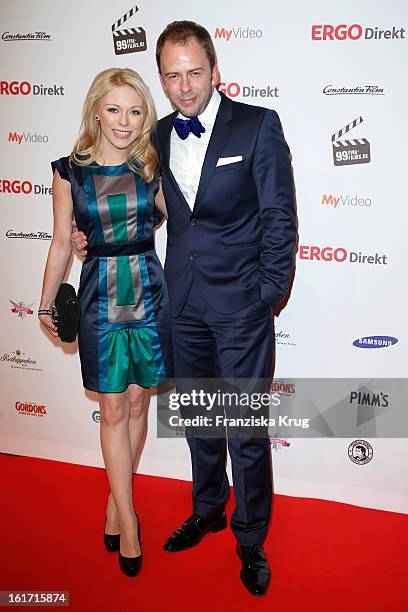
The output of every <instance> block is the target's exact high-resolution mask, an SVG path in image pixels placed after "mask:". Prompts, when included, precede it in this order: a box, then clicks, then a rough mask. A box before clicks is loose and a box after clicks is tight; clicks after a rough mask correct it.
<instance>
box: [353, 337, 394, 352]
mask: <svg viewBox="0 0 408 612" xmlns="http://www.w3.org/2000/svg"><path fill="white" fill-rule="evenodd" d="M397 342H398V339H397V338H394V337H393V336H364V338H357V340H354V342H353V346H355V347H357V348H364V349H377V348H386V347H388V346H393V345H394V344H397Z"/></svg>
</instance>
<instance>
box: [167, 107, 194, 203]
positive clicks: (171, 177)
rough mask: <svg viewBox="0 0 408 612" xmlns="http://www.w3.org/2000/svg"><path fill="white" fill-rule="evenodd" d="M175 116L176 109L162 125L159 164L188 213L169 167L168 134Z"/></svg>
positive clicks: (185, 201) (184, 199)
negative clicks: (163, 125)
mask: <svg viewBox="0 0 408 612" xmlns="http://www.w3.org/2000/svg"><path fill="white" fill-rule="evenodd" d="M176 116H177V111H176V112H174V113H172V114H171V115H169V116H168V117H167V118H166V119H167V123H166V125H165V127H164V130H163V136H162V138H161V143H160V145H161V147H160V148H161V151H162V155H161V159H160V162H161V166H162V173H163V172H165V173H166V175H167V176H168V178H169V181H170V183H171V184H172V186H173V188H174V190H175V192H176V193H177V195H178V196H179V198H180V200H181V201H182V202H183V203H184V204H185V206H187V209H188V211H189V213H190V214H191V208H190V206H189V205H188V202H187V200H186V198H185V197H184V194H183V192H182V191H181V189H180V187H179V185H178V183H177V181H176V179H175V178H174V174H173V173H172V171H171V169H170V136H171V131H172V129H173V119H174V117H176Z"/></svg>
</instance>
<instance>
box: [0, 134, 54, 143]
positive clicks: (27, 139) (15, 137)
mask: <svg viewBox="0 0 408 612" xmlns="http://www.w3.org/2000/svg"><path fill="white" fill-rule="evenodd" d="M8 141H9V142H15V143H16V144H21V143H22V142H24V143H26V144H36V143H41V142H48V136H46V135H41V134H37V132H34V134H32V133H31V132H22V133H21V134H18V133H17V132H9V135H8Z"/></svg>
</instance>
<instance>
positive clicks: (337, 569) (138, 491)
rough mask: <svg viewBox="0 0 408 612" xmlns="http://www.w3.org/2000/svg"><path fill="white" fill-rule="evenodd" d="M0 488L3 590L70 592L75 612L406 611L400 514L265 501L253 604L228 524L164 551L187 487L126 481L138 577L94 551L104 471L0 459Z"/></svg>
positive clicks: (407, 583)
mask: <svg viewBox="0 0 408 612" xmlns="http://www.w3.org/2000/svg"><path fill="white" fill-rule="evenodd" d="M0 484H1V491H2V505H1V506H2V507H1V509H2V524H1V530H2V535H1V548H2V550H1V573H0V590H3V591H4V590H37V591H39V590H42V591H45V590H51V591H53V590H56V589H57V590H64V591H69V592H70V598H71V605H70V608H69V609H70V610H74V611H75V612H76V611H94V610H95V611H96V610H97V611H112V612H116V611H118V612H122V611H123V612H128V611H129V612H131V611H132V612H145V611H149V612H150V611H153V612H155V611H156V610H157V611H159V610H160V611H161V612H167V611H170V612H172V611H176V610H177V611H178V612H184V611H186V612H187V610H188V611H189V612H190V611H191V612H201V611H209V612H218V611H219V610H231V611H232V610H234V611H236V610H245V611H247V610H273V611H278V610H279V611H285V612H291V611H294V610H301V611H305V610H306V611H309V610H313V611H314V612H320V611H322V612H326V611H332V610H333V611H336V612H337V611H338V612H340V611H341V612H349V611H354V610H369V611H370V612H377V611H378V612H380V611H385V610H387V611H389V612H400V611H401V612H402V611H404V612H405V611H406V610H408V594H407V593H408V577H407V554H408V553H407V551H408V516H406V515H402V514H394V513H390V512H381V511H376V510H366V509H362V508H357V507H354V506H350V505H346V504H339V503H334V502H325V501H321V500H315V499H301V498H294V497H285V496H282V495H275V497H274V511H273V520H272V524H271V528H270V531H269V535H268V539H267V542H266V544H265V549H266V551H267V553H268V558H269V562H270V565H271V569H272V583H271V586H270V588H269V591H268V593H267V595H266V596H265V597H263V598H254V597H252V596H251V595H250V594H249V593H247V592H246V590H245V589H244V587H243V586H242V585H241V582H240V579H239V569H240V562H239V560H238V558H237V557H236V555H235V552H234V548H235V543H234V538H233V536H232V533H231V531H230V530H229V529H228V530H225V531H223V532H221V533H219V534H211V535H208V536H206V537H205V539H204V540H203V541H202V542H201V544H200V545H199V546H197V547H196V548H193V549H190V550H188V551H184V552H181V553H177V554H169V553H165V552H164V551H163V550H162V544H163V542H164V541H165V539H166V537H167V536H168V535H170V533H171V532H172V531H173V529H174V528H175V527H177V526H178V525H179V524H180V523H181V522H182V521H183V520H184V519H185V518H186V517H187V516H188V515H189V513H190V508H191V503H190V499H191V498H190V483H187V482H181V481H178V480H171V479H166V478H155V477H149V476H136V478H135V483H134V491H135V495H134V497H135V505H136V509H137V512H138V514H139V516H140V522H141V526H142V543H143V555H144V562H143V563H144V565H143V568H142V572H141V574H140V575H139V576H137V577H136V578H127V577H126V576H124V575H122V574H121V573H120V570H119V568H118V562H117V556H116V554H112V553H108V552H106V551H105V549H104V547H103V542H102V533H103V527H104V511H105V503H106V498H107V491H108V488H107V481H106V476H105V472H104V470H101V469H98V468H88V467H81V466H76V465H70V464H67V463H59V462H54V461H46V460H42V459H31V458H27V457H13V456H7V455H0ZM232 505H233V499H232V498H231V500H230V504H229V506H228V508H227V512H228V514H229V515H230V514H231V510H232Z"/></svg>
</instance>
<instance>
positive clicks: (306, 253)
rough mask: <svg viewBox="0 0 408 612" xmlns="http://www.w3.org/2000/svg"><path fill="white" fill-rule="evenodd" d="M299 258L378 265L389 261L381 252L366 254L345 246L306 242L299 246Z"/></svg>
mask: <svg viewBox="0 0 408 612" xmlns="http://www.w3.org/2000/svg"><path fill="white" fill-rule="evenodd" d="M299 259H304V260H307V261H325V262H332V261H334V262H336V263H343V262H345V261H348V262H349V263H359V264H377V265H379V264H380V265H387V263H388V262H387V255H379V253H375V254H374V255H365V254H364V253H362V252H361V251H358V252H355V251H347V249H345V248H344V247H331V246H325V247H319V246H316V245H313V246H312V245H306V244H303V245H301V246H299Z"/></svg>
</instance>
